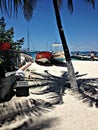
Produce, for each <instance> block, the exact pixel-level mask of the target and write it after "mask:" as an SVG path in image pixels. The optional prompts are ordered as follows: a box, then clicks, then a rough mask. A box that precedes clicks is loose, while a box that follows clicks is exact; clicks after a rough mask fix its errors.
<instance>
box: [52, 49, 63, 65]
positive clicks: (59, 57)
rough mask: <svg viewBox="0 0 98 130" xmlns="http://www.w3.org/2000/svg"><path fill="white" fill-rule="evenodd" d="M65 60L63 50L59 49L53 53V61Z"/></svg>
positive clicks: (60, 61)
mask: <svg viewBox="0 0 98 130" xmlns="http://www.w3.org/2000/svg"><path fill="white" fill-rule="evenodd" d="M64 60H65V56H64V52H63V51H58V52H55V53H53V61H54V62H59V63H62V62H64Z"/></svg>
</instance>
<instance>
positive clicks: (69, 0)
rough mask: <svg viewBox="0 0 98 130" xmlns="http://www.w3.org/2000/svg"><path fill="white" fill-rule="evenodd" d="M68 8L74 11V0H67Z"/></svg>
mask: <svg viewBox="0 0 98 130" xmlns="http://www.w3.org/2000/svg"><path fill="white" fill-rule="evenodd" d="M67 4H68V8H69V10H70V12H71V13H73V3H72V0H67Z"/></svg>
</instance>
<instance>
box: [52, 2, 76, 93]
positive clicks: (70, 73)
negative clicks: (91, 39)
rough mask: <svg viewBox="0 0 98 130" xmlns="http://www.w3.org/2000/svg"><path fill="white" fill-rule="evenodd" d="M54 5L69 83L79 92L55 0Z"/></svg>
mask: <svg viewBox="0 0 98 130" xmlns="http://www.w3.org/2000/svg"><path fill="white" fill-rule="evenodd" d="M53 5H54V10H55V15H56V21H57V26H58V30H59V34H60V38H61V41H62V45H63V49H64V54H65V57H66V64H67V69H68V77H69V81H70V86H71V88H72V89H73V90H76V91H78V84H77V81H76V77H75V72H74V68H73V65H72V62H71V57H70V53H69V49H68V46H67V41H66V38H65V35H64V30H63V28H62V24H61V19H60V13H59V8H58V4H57V0H53Z"/></svg>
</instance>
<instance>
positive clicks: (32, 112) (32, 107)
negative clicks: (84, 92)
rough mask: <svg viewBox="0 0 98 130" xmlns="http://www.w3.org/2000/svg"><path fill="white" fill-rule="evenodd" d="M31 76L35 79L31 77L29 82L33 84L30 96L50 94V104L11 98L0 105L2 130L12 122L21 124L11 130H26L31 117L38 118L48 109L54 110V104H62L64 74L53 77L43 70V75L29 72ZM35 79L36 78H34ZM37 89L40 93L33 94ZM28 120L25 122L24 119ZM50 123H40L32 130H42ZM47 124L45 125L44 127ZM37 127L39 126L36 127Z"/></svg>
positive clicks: (23, 98)
mask: <svg viewBox="0 0 98 130" xmlns="http://www.w3.org/2000/svg"><path fill="white" fill-rule="evenodd" d="M31 73H32V75H35V78H34V77H33V78H32V77H31V79H29V80H31V82H32V83H33V84H32V86H31V88H30V89H31V90H32V91H31V93H30V94H32V95H33V94H36V95H37V94H39V95H44V94H47V93H51V92H52V94H50V96H49V97H47V98H49V99H50V100H52V102H48V101H46V100H42V99H38V98H37V99H33V98H31V97H32V96H29V97H15V96H14V97H13V98H12V99H11V100H10V101H8V102H7V101H6V102H3V103H1V104H0V116H1V118H0V127H1V128H2V129H3V128H4V127H5V126H6V129H7V128H8V127H9V125H11V124H14V122H19V120H20V121H21V123H20V124H19V125H18V126H17V127H16V128H15V127H14V126H13V128H12V129H13V130H18V129H23V128H24V129H26V128H27V127H28V124H29V125H30V124H31V123H32V124H33V117H34V116H35V117H39V116H41V115H42V114H43V113H47V112H49V110H50V109H53V108H54V106H53V105H54V104H61V103H63V99H62V95H63V92H64V90H63V88H64V87H63V86H64V85H65V82H66V72H64V73H63V74H62V76H60V77H58V76H54V75H51V74H50V73H49V72H48V71H47V70H45V72H44V74H40V73H36V72H31ZM36 77H37V78H36ZM35 88H39V90H41V88H44V89H42V90H41V91H40V92H38V93H37V92H36V93H33V89H35ZM27 117H28V119H27V120H26V118H27ZM54 120H55V119H54ZM51 123H52V122H51V121H50V122H49V121H45V123H42V122H40V123H39V124H37V125H36V126H33V129H35V130H37V129H38V128H39V129H42V128H44V127H47V126H48V127H49V126H50V124H51ZM46 124H47V125H46ZM38 125H39V126H38ZM28 129H29V127H28Z"/></svg>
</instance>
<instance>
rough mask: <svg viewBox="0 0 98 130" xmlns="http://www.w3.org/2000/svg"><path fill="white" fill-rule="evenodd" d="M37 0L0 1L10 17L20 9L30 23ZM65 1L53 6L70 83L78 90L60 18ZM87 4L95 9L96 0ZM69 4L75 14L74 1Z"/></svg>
mask: <svg viewBox="0 0 98 130" xmlns="http://www.w3.org/2000/svg"><path fill="white" fill-rule="evenodd" d="M36 1H37V0H9V1H8V0H2V1H1V0H0V9H1V11H2V12H4V11H5V12H6V13H8V15H9V16H11V15H12V11H13V10H14V15H15V16H17V14H18V10H19V7H20V9H21V10H22V11H23V14H24V17H25V19H26V20H27V21H29V20H30V19H31V18H32V14H33V10H34V6H35V4H36ZM62 1H63V0H53V5H54V10H55V16H56V21H57V26H58V30H59V34H60V38H61V41H62V45H63V49H64V54H65V57H66V64H67V68H68V74H69V81H70V85H71V87H72V88H73V89H74V90H78V85H77V81H76V77H75V72H74V68H73V65H72V62H71V57H70V52H69V48H68V46H67V41H66V37H65V34H64V30H63V27H62V23H61V18H60V13H59V12H60V10H59V8H60V7H61V5H62ZM84 1H85V2H88V3H91V4H92V5H93V7H94V8H95V4H94V0H84ZM67 4H68V7H69V10H70V11H71V13H72V12H73V4H72V0H67Z"/></svg>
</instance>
